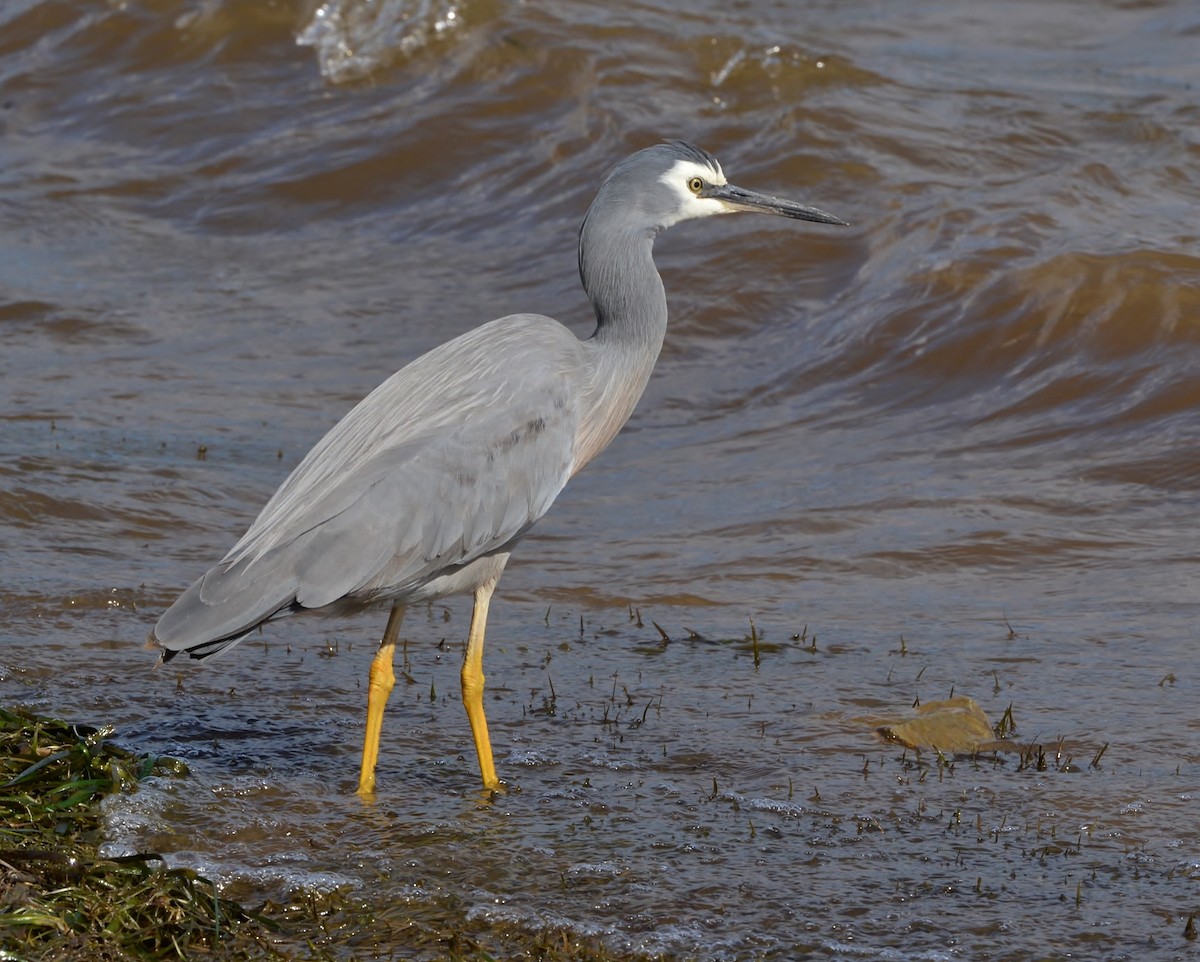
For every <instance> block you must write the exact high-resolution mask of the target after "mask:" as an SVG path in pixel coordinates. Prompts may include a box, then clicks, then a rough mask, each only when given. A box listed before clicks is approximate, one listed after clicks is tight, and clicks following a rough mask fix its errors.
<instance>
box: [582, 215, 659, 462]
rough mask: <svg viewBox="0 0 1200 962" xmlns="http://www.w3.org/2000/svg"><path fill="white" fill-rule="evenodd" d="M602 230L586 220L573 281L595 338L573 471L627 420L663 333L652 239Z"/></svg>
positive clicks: (590, 343)
mask: <svg viewBox="0 0 1200 962" xmlns="http://www.w3.org/2000/svg"><path fill="white" fill-rule="evenodd" d="M610 228H611V225H604V224H597V223H596V222H595V221H594V220H593V218H592V217H591V216H589V218H588V220H587V221H586V222H585V223H584V227H583V231H582V232H581V234H580V240H579V273H580V276H581V278H582V279H583V286H584V290H586V291H587V295H588V298H589V299H590V300H591V302H592V307H593V308H594V309H595V311H596V331H595V333H594V334H593V335H592V336H591V337H590V338H589V339H588V340H587V341H586V342H585V346H586V348H587V350H588V354H589V360H590V365H589V366H590V372H589V373H590V379H589V380H590V383H589V386H588V395H589V396H588V398H587V399H586V404H585V406H584V411H585V412H586V413H585V415H584V421H583V424H582V425H581V430H580V435H579V438H578V440H577V443H576V470H579V468H581V467H583V465H584V464H586V463H587V462H588V461H590V460H591V459H592V458H593V457H595V456H596V455H597V454H599V453H600V451H602V450H604V448H605V447H607V446H608V443H609V442H610V441H611V440H612V439H613V438H614V437H615V436H616V434H617V432H618V431H620V430H621V428H622V426H623V425H624V424H625V422H626V421H627V420H629V416H630V415H631V414H632V413H633V408H634V406H635V405H636V404H637V402H638V399H639V398H640V397H641V396H642V391H643V390H644V389H645V387H646V382H647V381H648V380H649V379H650V372H651V371H652V370H653V369H654V362H655V361H657V360H658V354H659V351H660V350H661V349H662V344H663V338H664V337H665V336H666V333H667V296H666V292H665V291H664V290H663V285H662V278H660V277H659V276H658V271H657V270H656V269H655V267H654V259H653V256H652V252H653V246H654V234H653V233H652V232H649V231H641V232H630V231H624V232H623V231H619V230H613V229H610Z"/></svg>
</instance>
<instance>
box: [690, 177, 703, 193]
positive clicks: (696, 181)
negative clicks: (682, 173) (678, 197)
mask: <svg viewBox="0 0 1200 962" xmlns="http://www.w3.org/2000/svg"><path fill="white" fill-rule="evenodd" d="M688 190H690V191H691V192H692V193H693V194H698V193H700V191H702V190H704V181H703V180H701V179H700V178H699V177H693V178H692V179H691V180H689V181H688Z"/></svg>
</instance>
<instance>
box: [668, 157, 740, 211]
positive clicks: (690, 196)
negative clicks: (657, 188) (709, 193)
mask: <svg viewBox="0 0 1200 962" xmlns="http://www.w3.org/2000/svg"><path fill="white" fill-rule="evenodd" d="M693 177H699V178H700V179H701V180H702V181H704V183H705V184H717V185H718V186H719V185H722V184H724V183H725V173H724V171H722V170H721V165H720V163H717V167H716V170H713V169H712V168H711V167H709V166H708V165H707V164H698V163H696V162H695V161H694V160H677V161H675V165H674V166H673V167H672V168H671V169H670V170H668V171H667V172H666V173H665V174H663V175H662V176H661V177H659V178H658V180H659V183H662V184H665V185H666V186H667V187H669V188H670V190H671V193H672V194H674V195H675V197H676V198H677V199H678V201H679V210H678V212H677V214H676V215H675V218H674V219H673V220H671V221H670V222H669V223H667V224H664V225H663V226H664V227H670V226H671V225H672V224H678V223H679V222H680V221H681V220H692V219H693V218H696V217H711V216H712V215H713V214H728V213H731V210H730V208H728V207H726V206H725V204H724V203H722V202H721V201H719V200H715V199H713V198H711V197H697V196H696V195H695V194H694V193H692V190H691V188H690V187H688V182H689V181H690V180H691V179H692V178H693Z"/></svg>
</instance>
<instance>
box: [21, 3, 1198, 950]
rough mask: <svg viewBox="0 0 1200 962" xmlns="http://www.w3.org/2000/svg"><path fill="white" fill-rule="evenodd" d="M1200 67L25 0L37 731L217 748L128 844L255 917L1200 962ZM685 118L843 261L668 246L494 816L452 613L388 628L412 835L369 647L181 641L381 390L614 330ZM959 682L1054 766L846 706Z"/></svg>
mask: <svg viewBox="0 0 1200 962" xmlns="http://www.w3.org/2000/svg"><path fill="white" fill-rule="evenodd" d="M1198 39H1200V12H1198V10H1197V7H1196V6H1195V4H1193V3H1188V2H1184V0H1165V2H1161V3H1143V4H1129V3H1116V2H1093V3H1082V2H1065V3H1058V4H1043V3H1031V2H1014V3H1006V4H995V3H959V4H935V3H924V2H912V0H900V2H896V3H892V4H887V5H879V4H869V3H861V2H853V0H852V2H848V3H837V4H834V3H817V4H804V5H801V4H784V3H773V2H770V0H747V2H745V3H739V4H728V3H718V2H712V0H701V2H699V3H691V4H682V3H670V2H666V0H651V2H646V3H639V4H636V5H631V6H625V5H612V4H606V3H598V2H582V0H579V2H571V0H565V2H549V3H545V4H520V3H515V2H505V0H486V2H485V0H480V2H471V0H455V2H450V0H442V2H434V0H429V2H423V3H419V2H407V3H406V2H395V0H381V2H379V3H367V2H366V0H361V2H355V0H343V2H338V0H330V2H327V3H325V4H322V5H316V4H313V3H308V4H305V3H296V4H291V3H284V2H280V3H273V4H259V3H252V2H248V0H205V2H200V0H195V2H174V0H155V2H149V0H130V2H125V3H103V2H98V0H93V2H79V3H75V2H70V3H68V2H55V0H12V2H8V3H6V4H5V5H4V6H3V8H2V9H0V161H2V162H0V419H2V426H0V570H2V571H3V578H2V579H0V581H2V583H0V639H2V641H3V647H2V648H0V699H3V701H4V702H5V703H14V702H20V703H25V704H30V705H33V706H35V707H37V708H40V709H42V710H45V711H49V712H52V713H55V714H59V715H65V716H67V717H72V718H78V719H80V720H86V721H91V722H96V721H109V722H112V723H114V724H116V725H117V726H118V728H119V731H120V737H121V739H122V740H123V741H124V742H125V743H126V744H130V745H132V746H133V747H136V748H138V749H141V750H145V751H154V752H160V753H170V754H174V755H178V756H180V757H182V758H184V759H186V760H187V761H188V762H189V764H190V765H191V769H192V773H193V774H192V777H191V778H189V779H185V780H179V781H173V782H171V783H170V784H165V785H160V786H151V787H149V788H147V789H146V790H144V791H142V792H140V793H139V794H138V795H136V796H134V797H132V798H131V799H127V800H124V801H122V802H121V803H120V804H119V805H117V806H114V808H113V810H112V813H111V816H112V817H111V826H110V828H111V841H110V844H111V847H112V849H113V850H123V849H128V848H140V849H142V850H146V849H149V850H153V851H158V852H163V853H165V854H166V855H168V856H169V858H170V859H171V861H172V862H173V863H175V864H179V865H189V866H195V867H197V868H200V869H202V870H203V871H205V872H208V873H210V874H212V875H214V876H215V877H217V878H219V879H221V880H222V881H223V882H224V883H225V884H226V885H227V887H228V888H229V890H230V891H231V893H232V894H234V895H238V896H241V897H244V898H247V899H253V898H256V897H263V896H264V895H270V894H272V893H276V892H279V891H282V890H285V889H287V888H289V887H293V886H297V885H309V886H317V887H323V886H332V885H340V884H344V885H349V886H353V887H355V888H356V890H357V891H358V892H359V893H360V894H361V895H362V896H363V897H365V898H367V899H369V900H373V901H374V902H375V903H376V904H378V905H379V906H380V907H381V911H387V912H391V913H395V914H398V915H403V914H404V913H406V912H411V913H419V912H422V911H428V910H429V907H430V906H432V905H435V904H438V900H439V899H445V898H451V899H455V900H458V901H459V902H460V903H461V904H464V905H466V906H469V911H470V912H471V913H472V914H473V915H474V916H475V917H479V918H485V919H486V918H503V919H515V920H518V921H520V922H522V923H524V924H526V925H528V926H530V927H533V928H537V927H539V926H558V925H566V926H568V927H570V928H572V929H574V930H576V931H578V932H580V933H588V934H594V935H598V936H600V937H602V938H604V939H605V940H607V941H608V942H609V943H610V944H611V945H613V946H614V947H616V948H641V949H647V950H651V951H662V952H667V953H673V954H676V955H680V956H684V957H689V958H700V959H706V960H707V959H750V958H780V959H782V958H825V957H837V958H844V957H850V958H866V959H913V958H919V959H957V958H964V959H1032V958H1066V957H1074V958H1088V959H1101V958H1103V959H1155V958H1164V959H1166V958H1195V957H1197V955H1198V951H1197V949H1196V948H1195V947H1194V946H1193V944H1192V943H1191V942H1189V941H1187V940H1186V939H1185V938H1184V935H1183V933H1184V926H1185V922H1186V919H1187V917H1188V915H1189V914H1190V913H1192V912H1195V911H1197V910H1198V909H1200V889H1198V888H1197V883H1198V881H1200V709H1198V707H1197V706H1198V704H1200V697H1198V695H1200V686H1198V680H1200V660H1198V658H1197V653H1196V616H1197V602H1196V588H1197V582H1198V578H1200V568H1198V565H1200V551H1198V549H1197V537H1196V531H1195V518H1196V515H1197V507H1198V501H1200V420H1198V414H1197V403H1198V402H1200V387H1198V386H1197V385H1200V255H1198V254H1197V241H1198V239H1200V229H1198V227H1197V224H1198V223H1200V219H1198V202H1200V133H1198V132H1200V106H1197V104H1198V103H1200V100H1198V95H1200V53H1198V51H1200V46H1198ZM666 136H685V137H688V138H690V139H694V140H696V141H697V142H699V143H702V144H703V145H705V146H707V147H708V148H709V149H711V150H712V151H714V152H715V153H716V154H717V156H718V157H720V159H721V160H722V162H723V163H724V165H725V169H726V171H727V172H728V173H729V174H730V176H731V179H732V180H734V181H735V182H738V183H743V184H745V185H746V186H750V187H756V188H760V189H765V190H768V191H772V192H776V193H780V194H784V195H788V196H794V197H796V198H797V199H801V200H804V201H807V202H809V203H813V204H817V205H819V206H821V207H823V208H825V209H828V210H830V211H832V212H834V213H836V214H838V215H840V216H842V217H845V218H846V219H848V220H850V221H852V222H853V224H854V227H853V228H852V229H850V230H845V231H835V230H833V229H831V228H821V227H817V226H815V225H803V224H795V223H790V222H787V223H785V222H764V221H763V220H756V219H751V218H744V219H732V218H731V219H723V220H721V221H720V222H702V223H694V224H689V225H686V226H682V227H680V228H677V229H675V230H673V231H672V232H670V233H669V234H667V235H664V236H663V237H662V238H660V240H659V243H658V245H657V254H658V262H659V265H660V267H661V269H662V272H663V274H664V278H665V282H666V286H667V290H668V296H669V300H670V305H671V310H672V322H671V329H670V331H669V334H668V338H667V343H666V347H665V349H664V352H663V356H662V359H661V361H660V363H659V366H658V369H657V371H656V373H655V376H654V378H653V379H652V381H651V384H650V387H649V390H648V392H647V395H646V397H645V398H644V400H643V402H642V404H641V406H640V407H639V409H638V411H637V412H636V414H635V416H634V418H633V420H632V422H631V423H630V425H629V426H628V428H627V429H626V431H625V432H624V434H623V435H622V436H621V437H620V438H619V439H618V441H617V442H616V443H615V444H614V445H613V447H612V448H611V449H610V450H609V451H608V452H607V453H606V454H605V455H604V456H603V457H601V458H600V459H599V460H598V461H597V462H596V463H594V464H593V465H591V466H590V467H589V468H588V470H587V471H586V472H584V473H583V474H582V475H581V476H580V477H579V478H577V479H576V480H575V481H574V482H572V484H571V486H570V487H569V488H568V490H567V491H566V492H565V493H564V495H563V496H562V497H561V498H560V499H559V503H558V504H557V505H556V506H555V508H554V510H553V511H552V512H551V514H550V515H549V516H548V517H547V518H546V519H545V520H544V521H543V522H542V523H541V524H540V525H539V526H538V527H537V528H536V529H535V531H534V532H533V534H532V535H531V536H530V537H529V538H528V540H527V541H526V542H525V543H524V544H523V546H522V547H521V549H520V551H519V552H518V554H517V555H516V556H515V558H514V561H513V563H512V564H511V565H510V567H509V570H508V572H507V574H506V576H505V578H504V580H503V582H502V583H501V588H500V592H499V594H498V596H497V599H496V602H495V603H494V605H493V614H492V620H491V631H490V635H489V649H488V653H487V661H486V667H487V672H488V679H489V694H488V699H487V705H488V711H489V715H490V719H491V724H492V734H493V741H494V743H495V746H496V749H497V763H498V767H499V769H500V771H501V774H502V777H505V778H506V779H507V780H508V781H509V782H510V784H511V785H512V786H513V790H511V791H510V792H509V793H508V794H506V795H504V796H502V797H500V798H498V799H497V800H495V801H494V802H493V803H491V804H486V803H483V802H481V800H480V798H479V796H478V794H477V792H476V779H477V774H476V770H475V762H474V757H473V752H472V750H471V744H470V737H469V734H468V729H467V725H466V721H465V718H464V717H463V713H462V710H461V705H460V704H459V703H458V696H457V691H456V685H457V668H458V658H459V652H460V645H461V640H462V638H463V636H464V634H465V630H466V620H467V614H468V611H467V606H466V603H465V602H464V601H461V600H453V601H450V602H447V603H446V604H444V605H436V606H433V607H431V608H429V609H427V610H421V611H414V612H412V613H411V614H410V616H409V619H408V621H407V623H406V626H405V632H404V634H405V637H406V638H407V640H408V664H407V672H408V679H409V680H407V681H403V682H402V683H401V685H400V686H399V687H398V688H397V691H396V694H395V696H394V697H393V701H392V704H391V706H390V707H389V710H388V715H387V719H386V723H385V730H384V743H383V757H382V762H381V767H380V773H379V774H380V789H381V791H380V798H379V800H378V803H377V804H376V805H374V806H366V807H364V806H363V805H362V804H360V803H359V802H358V800H357V799H356V798H355V797H354V796H353V794H352V789H353V785H354V771H355V765H356V762H357V755H358V750H359V739H360V737H361V724H362V714H363V702H364V693H363V685H364V681H365V675H366V668H367V664H368V661H369V658H370V655H371V652H372V646H373V643H374V640H375V639H376V638H377V637H378V634H379V632H380V631H381V630H382V627H383V615H382V614H381V615H379V616H378V617H367V616H363V617H358V618H354V619H347V620H344V621H343V620H335V621H330V620H322V619H320V618H315V617H308V618H295V619H290V620H287V621H285V622H280V623H277V624H274V625H271V626H268V628H267V630H266V631H264V632H263V634H262V635H261V636H255V637H253V638H251V639H249V640H248V641H246V642H245V643H244V644H243V645H242V646H241V647H240V649H238V650H237V651H236V653H235V654H233V655H231V656H230V657H229V658H227V659H225V660H224V661H219V662H217V663H211V664H209V665H207V666H201V667H196V666H186V665H185V666H182V667H181V668H180V670H179V671H176V670H175V666H174V665H172V666H171V668H170V669H169V670H163V671H158V672H154V673H152V672H151V671H150V665H151V663H152V660H153V659H152V656H151V654H150V653H149V652H146V651H145V650H143V649H142V648H141V642H142V639H143V638H144V637H145V634H146V632H147V630H148V629H149V627H150V625H151V624H152V623H153V621H154V619H155V618H156V617H157V614H158V613H159V612H160V611H161V610H162V609H163V608H164V607H165V606H166V605H167V604H169V603H170V601H171V600H172V599H173V597H174V596H175V594H176V593H177V592H178V591H180V590H181V589H182V588H183V587H184V586H185V585H186V584H187V583H188V582H189V581H190V580H191V579H192V578H194V577H195V576H196V575H197V574H198V573H199V572H200V571H201V570H202V569H203V567H204V566H205V565H206V564H207V563H210V562H212V561H214V560H216V559H217V558H218V557H219V556H220V555H221V554H222V553H223V552H224V551H225V550H226V548H228V546H229V545H230V544H231V543H232V542H233V541H234V540H235V539H236V538H237V536H238V535H239V534H240V533H241V531H242V530H243V528H244V526H245V525H246V524H247V523H248V522H249V521H250V519H251V518H252V517H253V516H254V514H255V513H256V511H257V509H258V508H259V507H260V506H261V504H262V503H263V502H264V501H265V499H266V498H267V496H268V495H269V494H270V493H271V491H272V490H273V489H274V488H275V486H276V485H277V484H278V483H279V482H280V481H281V480H282V479H283V477H284V476H285V475H286V473H287V471H288V470H289V468H290V467H291V466H292V465H294V464H295V463H296V462H297V461H298V460H299V458H300V457H301V456H302V454H303V453H304V451H305V450H307V448H308V447H309V446H310V445H311V444H312V443H313V442H314V441H315V440H316V439H317V438H318V437H319V436H320V435H321V434H322V433H323V432H324V431H325V430H326V429H327V428H328V427H329V426H330V425H331V424H332V423H333V422H334V421H335V420H336V419H337V418H338V417H339V416H340V415H341V414H342V413H344V412H345V411H346V410H347V409H348V408H349V406H350V405H352V404H353V403H354V401H355V400H357V399H358V398H360V397H361V396H363V395H364V394H365V393H367V392H368V391H369V390H370V389H371V388H372V387H374V386H375V385H376V384H377V383H378V382H379V381H381V380H382V379H383V378H384V377H386V376H387V375H388V374H389V373H391V372H392V371H393V370H394V369H396V368H397V367H399V366H400V365H401V364H403V363H404V362H405V361H406V360H407V359H409V358H411V357H413V356H415V355H416V354H418V353H419V352H421V351H423V350H425V349H427V348H429V347H431V346H433V345H434V344H436V343H438V342H439V341H441V340H443V339H445V338H447V337H449V336H452V335H454V334H456V333H459V332H461V331H463V330H465V329H467V328H469V327H472V326H474V325H476V324H478V323H481V322H483V321H486V320H488V319H490V318H492V317H495V316H498V315H501V314H504V313H509V312H512V311H517V310H537V311H542V312H545V313H549V314H552V315H554V316H557V317H560V318H562V319H563V320H564V321H565V322H566V323H568V324H570V325H571V326H572V327H573V328H574V329H575V330H577V331H578V332H579V333H580V334H586V333H588V332H589V330H590V326H589V319H588V311H587V306H586V304H585V302H584V300H583V297H582V294H581V292H580V290H579V286H578V281H577V277H576V273H575V253H574V243H575V236H576V231H577V229H578V224H579V220H580V218H581V216H582V214H583V211H584V210H585V208H586V205H587V203H588V201H589V200H590V198H591V195H592V192H593V190H594V188H595V185H596V183H597V180H598V178H599V176H600V175H601V173H602V172H603V170H604V169H605V168H606V167H607V165H609V164H611V163H612V162H614V161H616V160H618V159H620V158H621V157H623V156H624V155H625V154H627V153H628V152H629V151H631V150H633V149H635V148H637V147H640V146H643V145H645V144H647V143H650V142H653V141H655V140H657V139H660V138H662V137H666ZM201 455H203V456H201ZM639 612H640V623H639V620H638V618H637V615H638V613H639ZM751 619H753V621H754V624H755V626H756V629H755V630H756V632H757V633H759V634H760V635H761V639H762V641H761V644H760V646H759V649H758V659H757V664H756V659H755V657H754V651H753V646H752V645H751V644H750V642H749V640H748V639H749V636H750V622H751ZM655 623H657V625H659V626H662V629H663V630H664V631H665V633H666V634H667V635H668V636H669V638H670V641H669V642H668V643H665V644H664V643H663V641H662V637H661V635H660V633H659V631H658V630H657V628H656V627H655ZM689 629H691V631H689ZM814 636H815V643H814V640H813V639H814ZM902 639H903V641H902ZM951 692H953V693H956V694H961V695H967V696H970V697H972V698H974V699H976V700H977V701H978V702H979V703H980V704H981V705H982V706H983V708H984V709H985V711H987V712H988V714H989V715H990V716H991V717H992V719H993V720H995V719H998V718H999V717H1000V716H1001V715H1003V713H1004V711H1005V709H1006V708H1007V707H1009V706H1010V705H1011V706H1012V712H1013V716H1012V717H1013V720H1014V721H1015V722H1016V725H1017V733H1016V739H1017V740H1018V741H1021V742H1024V743H1042V744H1043V745H1044V746H1045V764H1044V765H1043V766H1041V767H1040V768H1039V766H1037V765H1036V764H1035V765H1024V766H1023V765H1022V763H1021V759H1020V756H1019V755H1017V754H1015V753H1013V754H1002V755H1000V756H998V757H996V758H992V757H991V756H988V757H986V758H983V759H979V760H977V761H974V762H973V761H971V760H969V759H961V758H960V759H958V760H956V761H955V760H949V761H951V762H953V764H952V767H950V766H948V765H943V764H939V762H938V760H937V759H936V758H930V757H929V756H928V754H926V755H925V756H923V757H922V758H920V759H917V758H915V757H914V756H913V754H912V753H911V752H909V753H907V754H906V753H904V752H903V750H902V749H900V748H899V747H898V746H896V745H889V744H885V743H883V742H882V741H880V740H879V739H878V738H877V737H876V735H875V734H874V733H873V732H872V730H871V729H870V727H869V726H867V725H865V724H863V723H862V722H861V721H860V719H863V718H865V717H868V716H880V715H883V716H886V715H892V714H896V713H897V712H899V713H901V714H902V713H903V711H904V710H905V709H907V708H908V707H909V706H911V705H912V704H913V703H914V702H915V701H918V700H933V699H936V698H944V697H947V696H948V695H949V694H950V693H951ZM1105 745H1107V746H1108V747H1107V749H1106V750H1105V751H1104V752H1103V754H1102V756H1101V758H1100V760H1099V764H1098V765H1097V766H1092V765H1091V762H1092V760H1093V758H1094V757H1095V756H1096V754H1097V753H1098V752H1100V750H1101V748H1102V747H1103V746H1105Z"/></svg>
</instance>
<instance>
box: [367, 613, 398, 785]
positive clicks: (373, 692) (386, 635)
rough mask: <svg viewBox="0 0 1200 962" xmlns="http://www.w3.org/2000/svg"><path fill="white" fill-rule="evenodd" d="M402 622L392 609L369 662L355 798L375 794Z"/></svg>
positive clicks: (394, 678) (394, 681) (394, 677)
mask: <svg viewBox="0 0 1200 962" xmlns="http://www.w3.org/2000/svg"><path fill="white" fill-rule="evenodd" d="M403 620H404V606H403V605H395V606H393V608H392V613H391V614H390V615H388V623H387V628H386V629H385V630H384V632H383V641H381V642H380V643H379V651H378V652H377V653H376V654H375V660H374V661H372V662H371V680H370V682H369V683H368V685H367V734H366V737H365V738H364V739H363V753H362V769H361V770H360V771H359V773H358V794H359V795H373V794H375V764H376V763H377V762H378V761H379V733H380V732H381V731H382V730H383V709H384V706H385V705H387V700H388V695H390V694H391V693H392V687H393V686H394V685H395V684H396V675H395V673H394V672H393V671H392V658H393V657H394V656H395V654H396V639H397V638H398V637H399V635H400V622H402V621H403Z"/></svg>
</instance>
